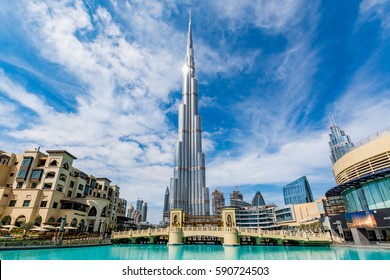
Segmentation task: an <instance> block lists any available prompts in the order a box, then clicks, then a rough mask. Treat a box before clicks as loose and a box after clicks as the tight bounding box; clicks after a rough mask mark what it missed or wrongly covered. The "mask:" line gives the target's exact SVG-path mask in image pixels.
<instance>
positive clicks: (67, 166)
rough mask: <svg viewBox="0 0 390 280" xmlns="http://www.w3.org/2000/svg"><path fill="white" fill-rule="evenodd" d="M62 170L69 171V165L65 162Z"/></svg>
mask: <svg viewBox="0 0 390 280" xmlns="http://www.w3.org/2000/svg"><path fill="white" fill-rule="evenodd" d="M62 168H64V169H66V170H69V163H67V162H65V163H64V164H63V165H62Z"/></svg>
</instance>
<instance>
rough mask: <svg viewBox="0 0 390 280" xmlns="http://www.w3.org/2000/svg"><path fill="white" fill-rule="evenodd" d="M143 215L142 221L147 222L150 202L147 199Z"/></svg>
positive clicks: (143, 206) (143, 207) (143, 204)
mask: <svg viewBox="0 0 390 280" xmlns="http://www.w3.org/2000/svg"><path fill="white" fill-rule="evenodd" d="M141 215H142V222H146V220H147V216H148V204H147V203H146V202H145V201H144V202H143V203H142V210H141Z"/></svg>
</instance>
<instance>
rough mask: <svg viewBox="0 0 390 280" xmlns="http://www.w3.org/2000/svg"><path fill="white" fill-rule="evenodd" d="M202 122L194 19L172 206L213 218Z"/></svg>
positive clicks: (179, 131)
mask: <svg viewBox="0 0 390 280" xmlns="http://www.w3.org/2000/svg"><path fill="white" fill-rule="evenodd" d="M201 121H202V120H201V117H200V116H199V114H198V81H197V79H196V77H195V62H194V49H193V44H192V29H191V18H190V19H189V22H188V36H187V53H186V59H185V65H184V67H183V90H182V103H181V104H180V106H179V125H178V139H177V141H176V148H175V161H174V169H173V177H172V178H171V182H170V191H171V192H170V207H171V208H181V209H183V210H184V211H185V212H187V213H189V214H191V215H210V201H209V190H208V188H207V187H206V167H205V157H204V153H203V152H202V126H201Z"/></svg>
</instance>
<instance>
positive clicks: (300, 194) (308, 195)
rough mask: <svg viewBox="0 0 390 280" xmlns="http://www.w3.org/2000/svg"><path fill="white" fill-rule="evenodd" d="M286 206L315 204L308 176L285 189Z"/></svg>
mask: <svg viewBox="0 0 390 280" xmlns="http://www.w3.org/2000/svg"><path fill="white" fill-rule="evenodd" d="M283 197H284V204H286V205H288V204H301V203H308V202H313V201H314V199H313V194H312V192H311V188H310V185H309V181H308V180H307V178H306V176H303V177H301V178H298V179H297V180H295V181H293V182H291V183H289V184H287V185H286V186H284V187H283Z"/></svg>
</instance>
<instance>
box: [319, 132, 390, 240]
mask: <svg viewBox="0 0 390 280" xmlns="http://www.w3.org/2000/svg"><path fill="white" fill-rule="evenodd" d="M333 173H334V176H335V179H336V183H337V185H336V186H335V187H333V188H332V189H330V190H328V191H327V192H326V198H327V203H328V205H327V206H328V207H327V209H326V210H327V211H328V210H330V212H332V211H333V212H334V213H336V212H337V211H335V210H334V209H333V208H332V204H331V203H330V202H331V200H332V199H333V198H334V197H339V198H340V200H339V203H342V204H343V205H342V206H343V207H344V210H343V211H340V212H345V213H344V214H342V213H340V212H339V213H336V214H339V215H333V216H331V215H330V217H329V219H330V223H331V226H332V229H333V230H334V231H336V232H338V233H339V234H340V235H342V236H343V237H345V239H346V240H354V242H355V243H357V244H364V243H368V242H370V241H380V240H384V239H386V238H387V239H390V219H389V217H390V130H386V131H383V132H380V133H377V134H376V135H374V136H371V137H369V138H368V139H367V140H364V141H362V142H361V143H359V144H358V145H356V146H355V147H354V148H353V149H352V150H351V151H349V152H348V153H346V154H345V155H344V156H343V157H341V158H340V159H338V160H337V161H336V162H335V163H334V165H333Z"/></svg>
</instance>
